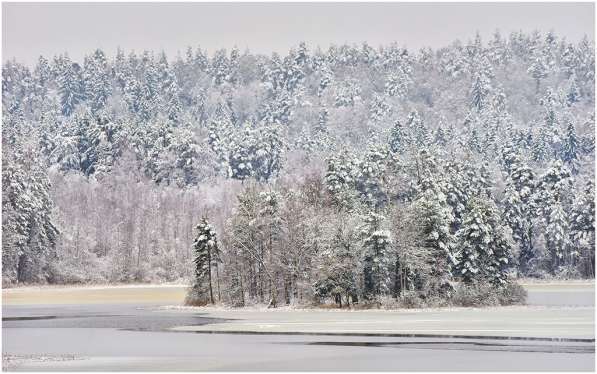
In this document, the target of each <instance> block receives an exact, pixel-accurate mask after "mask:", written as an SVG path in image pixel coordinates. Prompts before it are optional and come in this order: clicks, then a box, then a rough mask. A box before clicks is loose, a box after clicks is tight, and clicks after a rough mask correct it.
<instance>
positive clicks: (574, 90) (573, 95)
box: [566, 74, 581, 106]
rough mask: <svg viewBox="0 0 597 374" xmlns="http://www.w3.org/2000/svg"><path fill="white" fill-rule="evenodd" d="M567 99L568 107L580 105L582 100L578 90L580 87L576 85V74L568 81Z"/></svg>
mask: <svg viewBox="0 0 597 374" xmlns="http://www.w3.org/2000/svg"><path fill="white" fill-rule="evenodd" d="M566 99H567V101H568V106H572V105H574V104H575V103H578V102H579V101H580V99H581V95H580V90H579V89H578V85H577V83H576V75H575V74H572V75H571V76H570V78H569V79H568V90H567V93H566Z"/></svg>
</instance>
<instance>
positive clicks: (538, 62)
mask: <svg viewBox="0 0 597 374" xmlns="http://www.w3.org/2000/svg"><path fill="white" fill-rule="evenodd" d="M527 71H528V73H529V74H530V75H531V77H532V78H533V79H534V80H535V82H536V92H539V87H540V86H541V80H543V79H544V78H546V77H547V67H546V66H545V62H544V61H543V57H541V56H536V57H535V59H534V61H533V63H532V64H531V66H530V67H529V69H528V70H527Z"/></svg>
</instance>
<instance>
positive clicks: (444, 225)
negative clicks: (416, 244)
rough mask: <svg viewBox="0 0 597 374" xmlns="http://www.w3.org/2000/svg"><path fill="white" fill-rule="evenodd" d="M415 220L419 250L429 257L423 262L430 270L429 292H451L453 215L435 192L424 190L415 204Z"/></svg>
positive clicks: (453, 243) (453, 261)
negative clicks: (426, 252)
mask: <svg viewBox="0 0 597 374" xmlns="http://www.w3.org/2000/svg"><path fill="white" fill-rule="evenodd" d="M415 211H416V217H417V219H418V225H419V226H420V229H421V236H422V239H423V247H425V248H426V249H427V250H428V251H429V252H430V253H431V256H430V258H429V259H428V260H427V262H428V264H429V266H430V268H431V269H432V270H431V279H430V282H431V284H430V285H429V287H430V291H431V292H437V293H445V292H449V291H450V290H451V288H452V287H451V286H450V284H449V281H450V279H451V272H452V267H453V266H454V265H455V264H456V258H455V256H454V249H455V247H454V245H455V238H454V235H453V234H452V232H451V231H450V227H451V225H452V221H453V219H454V218H453V216H452V214H451V211H450V207H449V206H448V205H447V202H446V197H445V195H444V194H443V193H441V192H439V191H434V190H433V189H428V190H426V191H424V192H423V193H422V194H421V195H419V197H418V198H417V200H416V201H415Z"/></svg>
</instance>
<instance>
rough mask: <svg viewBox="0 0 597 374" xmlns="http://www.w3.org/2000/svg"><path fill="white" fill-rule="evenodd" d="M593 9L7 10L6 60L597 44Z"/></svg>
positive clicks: (148, 6)
mask: <svg viewBox="0 0 597 374" xmlns="http://www.w3.org/2000/svg"><path fill="white" fill-rule="evenodd" d="M594 22H595V20H594V5H593V4H592V3H236V4H234V3H3V4H2V50H3V60H6V59H12V58H13V57H15V58H16V59H17V60H19V61H21V62H24V63H27V64H33V63H34V62H35V61H36V60H37V58H38V56H39V55H40V54H43V55H46V56H53V55H54V54H57V53H62V52H65V51H67V52H68V53H69V55H70V56H71V58H73V59H75V60H81V59H82V56H83V55H84V54H86V53H88V52H90V51H92V50H94V49H95V48H102V49H104V50H105V51H106V53H108V54H109V55H113V54H114V52H115V51H116V48H117V47H118V46H120V47H122V48H124V49H125V50H127V51H129V50H131V49H134V50H136V51H141V50H144V49H153V50H156V51H157V50H162V49H163V50H164V51H166V52H167V53H168V55H169V56H174V55H175V54H176V53H177V52H178V51H184V49H186V46H188V45H192V46H197V45H201V46H202V47H203V48H204V49H207V50H208V51H210V52H212V51H213V50H215V49H218V48H228V49H229V48H231V47H233V46H234V45H236V46H238V47H239V48H240V49H241V50H244V48H246V47H249V48H250V49H251V50H252V51H255V52H260V53H268V54H269V53H271V52H272V51H276V52H286V51H287V50H288V49H289V48H290V47H292V46H295V45H297V44H298V43H299V42H300V41H301V40H304V41H306V42H307V44H308V46H309V47H314V46H316V45H320V46H322V47H324V48H326V47H327V46H329V45H330V44H331V43H337V44H340V43H344V42H348V43H353V42H354V43H361V42H362V41H367V42H369V44H371V45H373V46H378V45H379V44H386V43H389V42H392V41H397V42H399V44H401V45H404V46H407V47H408V48H417V49H418V48H420V47H422V46H430V47H439V46H444V45H447V44H449V43H450V42H451V41H453V40H455V39H460V40H462V41H467V40H468V39H471V38H472V37H473V36H474V34H475V32H476V31H477V30H478V31H479V32H480V33H481V35H482V36H484V37H486V38H487V37H489V36H490V35H491V34H492V33H493V31H494V30H495V29H496V28H499V29H500V30H502V32H503V34H506V33H509V32H510V31H514V30H523V31H532V30H533V29H538V30H540V31H544V32H545V31H548V30H550V29H553V30H555V31H556V32H557V33H558V34H559V35H564V36H566V37H567V39H569V40H571V41H578V40H579V39H580V38H582V36H583V35H585V34H586V35H588V36H589V37H590V38H591V39H594V37H593V33H594Z"/></svg>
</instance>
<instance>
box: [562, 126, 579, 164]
mask: <svg viewBox="0 0 597 374" xmlns="http://www.w3.org/2000/svg"><path fill="white" fill-rule="evenodd" d="M578 148H579V144H578V139H577V138H576V130H575V128H574V124H573V123H572V122H571V121H568V125H567V126H566V136H565V138H564V144H563V145H562V161H564V162H565V163H566V164H568V165H569V166H570V170H572V172H573V173H575V174H576V173H577V171H578Z"/></svg>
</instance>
